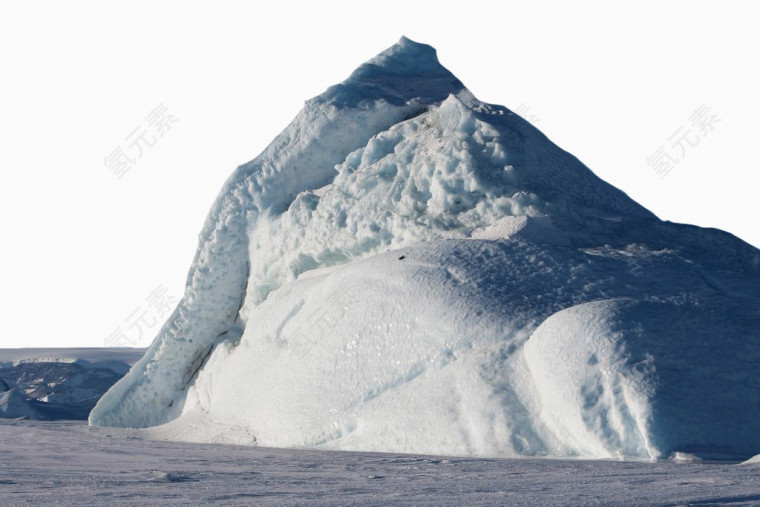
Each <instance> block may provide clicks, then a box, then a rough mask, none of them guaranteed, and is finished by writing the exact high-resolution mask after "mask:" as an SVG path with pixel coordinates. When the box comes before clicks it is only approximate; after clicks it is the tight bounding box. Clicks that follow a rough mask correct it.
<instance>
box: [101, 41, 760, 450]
mask: <svg viewBox="0 0 760 507" xmlns="http://www.w3.org/2000/svg"><path fill="white" fill-rule="evenodd" d="M758 259H760V256H758V252H757V250H755V249H754V248H752V247H750V246H749V245H746V244H744V243H743V242H741V241H740V240H738V239H736V238H734V237H733V236H730V235H728V234H726V233H722V232H720V231H714V230H703V229H698V228H695V227H690V226H680V225H675V224H670V223H666V222H661V221H659V220H658V219H657V218H656V217H654V216H653V215H652V214H651V213H649V212H648V211H647V210H645V209H644V208H642V207H641V206H639V205H638V204H636V203H635V202H633V201H632V200H631V199H629V198H628V197H627V196H626V195H625V194H623V193H622V192H620V191H619V190H617V189H615V188H613V187H611V186H610V185H608V184H607V183H605V182H603V181H601V180H599V179H598V178H596V177H595V176H594V175H593V173H591V172H590V171H589V170H588V169H587V168H586V167H585V166H584V165H583V164H581V163H580V162H579V161H578V160H577V159H575V158H574V157H573V156H571V155H569V154H568V153H566V152H564V151H563V150H561V149H560V148H558V147H557V146H556V145H554V144H553V143H551V141H549V140H548V139H547V138H546V137H545V136H544V135H543V134H541V133H540V132H539V131H538V130H536V129H535V128H534V127H532V126H531V125H530V124H528V123H527V122H525V121H524V120H523V119H521V118H520V117H518V116H516V115H514V114H513V113H512V112H510V111H509V110H508V109H506V108H504V107H501V106H493V105H490V104H485V103H482V102H479V101H478V100H477V99H475V98H474V96H473V95H472V94H471V93H470V92H469V91H468V90H467V89H466V88H464V86H463V85H462V84H461V82H459V80H457V79H456V78H455V77H454V76H453V75H452V74H451V73H449V72H448V71H447V70H446V69H444V68H443V67H442V66H441V65H440V64H439V63H438V60H437V58H436V56H435V51H434V50H433V49H432V48H430V47H429V46H425V45H422V44H417V43H414V42H412V41H409V40H408V39H404V38H402V39H401V41H399V43H398V44H396V45H395V46H393V47H391V48H390V49H388V50H386V51H385V52H383V53H381V54H380V55H378V56H377V57H375V58H374V59H372V60H370V61H369V62H367V63H366V64H364V65H362V66H361V67H359V69H357V70H356V71H355V72H354V73H353V74H352V75H351V76H350V77H349V78H348V79H347V80H346V81H344V82H343V83H341V84H340V85H337V86H334V87H332V88H330V89H328V90H327V91H326V92H325V93H324V94H322V95H320V96H319V97H316V98H314V99H312V100H310V101H308V102H307V103H306V105H305V107H304V109H303V110H302V111H301V113H299V115H298V116H297V117H296V118H295V120H294V121H293V123H291V125H290V126H288V128H286V129H285V131H283V133H282V134H280V135H279V136H278V137H277V139H275V140H274V142H273V143H272V144H271V145H270V146H269V147H268V148H267V149H266V150H265V151H264V152H263V153H262V154H261V155H260V156H259V157H257V158H256V159H254V160H253V161H251V162H250V163H248V164H245V165H243V166H241V167H239V168H238V170H237V171H236V172H235V173H234V174H233V175H232V176H231V177H230V179H229V180H228V182H227V183H226V184H225V188H224V189H223V190H222V193H221V194H220V196H219V198H218V200H217V202H216V203H215V205H214V207H213V209H212V210H211V213H210V214H209V218H208V220H207V222H206V225H205V227H204V230H203V232H202V234H201V238H200V246H199V249H198V253H197V254H196V258H195V261H194V263H193V266H192V267H191V270H190V274H189V276H188V285H187V290H186V294H185V296H184V298H183V299H182V301H181V302H180V303H179V306H178V308H177V310H176V311H175V312H174V314H173V315H172V317H171V318H170V319H169V320H168V321H167V323H166V324H165V325H164V327H163V329H162V330H161V332H160V333H159V335H158V336H157V338H156V340H155V341H154V343H153V345H152V346H151V348H150V349H149V351H148V352H147V353H146V355H145V357H144V358H143V359H142V360H141V361H140V362H139V363H137V364H136V365H135V367H133V369H132V370H131V371H130V373H129V374H128V375H127V376H126V377H125V378H124V379H123V380H122V381H120V382H119V383H118V384H117V385H116V386H114V388H112V389H111V391H109V393H107V394H106V396H104V397H103V398H102V399H101V401H100V403H99V404H98V406H97V407H96V408H95V409H94V410H93V412H92V414H91V417H90V420H91V423H93V424H97V425H106V426H109V425H110V426H132V427H147V426H156V425H161V424H164V426H163V427H161V428H159V429H157V430H155V431H156V434H157V435H160V436H163V437H165V438H181V439H194V440H202V441H203V440H223V441H238V442H244V443H252V442H256V443H259V444H262V445H268V446H323V447H329V448H335V449H354V450H379V451H399V452H427V453H449V454H477V455H556V456H566V455H580V456H593V457H607V456H620V455H624V456H637V457H646V458H650V457H660V456H668V455H669V454H670V453H671V452H674V451H680V452H692V453H702V454H705V455H732V456H734V455H736V456H745V455H746V456H749V455H751V454H757V452H759V451H760V432H758V431H757V430H758V429H759V428H758V427H757V421H758V420H760V418H758V415H760V404H758V401H757V395H756V393H757V392H760V391H759V390H758V388H760V380H758V379H757V378H756V375H754V368H753V365H754V364H757V360H758V359H760V357H758V356H760V335H759V334H758V331H757V330H758V324H760V312H759V310H758V308H759V307H758V304H757V303H758V291H757V287H758V282H760V279H759V277H758V266H759V265H760V261H759V260H758ZM705 408H708V409H709V410H705ZM166 423H168V424H166Z"/></svg>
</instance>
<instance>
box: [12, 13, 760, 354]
mask: <svg viewBox="0 0 760 507" xmlns="http://www.w3.org/2000/svg"><path fill="white" fill-rule="evenodd" d="M752 7H753V4H752V3H751V2H730V3H729V2H724V3H721V4H719V3H718V2H714V3H711V4H705V3H699V2H675V1H671V2H628V3H614V5H613V2H572V5H570V2H564V3H562V2H558V3H554V2H536V1H533V2H523V3H520V4H514V3H510V2H504V1H500V2H479V1H474V0H471V1H467V2H443V1H438V2H414V1H411V0H406V1H394V0H385V1H383V2H372V3H369V2H331V1H324V0H323V1H320V2H309V3H306V2H304V3H297V2H286V1H280V2H276V5H275V2H270V5H268V6H266V7H262V6H261V5H260V4H259V3H256V2H247V3H242V2H241V3H237V2H213V3H212V2H208V3H205V4H201V3H196V2H174V3H170V2H161V3H158V2H142V1H130V2H124V3H121V4H117V3H108V4H106V3H105V2H66V3H59V2H34V3H32V2H26V3H22V2H16V3H14V5H11V3H10V2H6V3H3V4H2V7H0V69H2V70H1V72H2V78H1V79H0V118H2V120H1V121H0V147H1V148H0V164H1V165H0V167H1V169H0V206H1V207H2V209H1V210H0V212H1V213H0V217H1V218H0V220H2V224H1V225H2V231H3V235H4V240H3V244H2V246H3V248H2V249H0V261H1V262H2V266H3V268H4V276H3V284H2V289H3V290H2V296H1V297H2V308H3V311H2V328H1V331H2V332H1V333H0V347H21V346H46V347H52V346H103V345H104V341H105V340H106V339H107V338H108V337H109V335H111V333H112V332H114V331H115V330H116V329H119V328H120V327H121V328H123V327H124V326H126V325H127V324H126V323H127V319H128V317H130V316H131V315H133V312H135V311H136V310H137V314H136V315H141V314H142V312H146V311H147V312H149V314H148V315H147V316H146V318H145V321H143V324H141V325H140V326H139V327H140V329H141V330H144V331H145V332H144V333H143V336H142V338H139V332H138V330H137V329H136V328H135V327H134V326H130V329H129V333H128V334H129V336H130V339H132V340H134V341H136V342H137V343H136V344H137V345H141V346H147V345H148V344H149V343H150V341H151V340H152V338H153V336H154V335H155V333H156V332H157V331H158V327H159V323H158V322H157V323H156V324H152V325H148V324H149V323H150V322H152V321H154V320H155V321H157V320H158V319H157V313H158V310H157V309H153V308H151V307H150V306H149V304H148V303H147V302H146V301H145V300H146V298H147V297H148V296H149V294H150V293H151V291H152V290H153V289H154V288H156V287H158V286H161V287H164V288H165V289H166V294H165V295H171V296H175V297H178V296H180V295H181V293H182V291H183V287H184V281H185V276H186V273H187V269H188V268H189V265H190V261H191V259H192V256H193V253H194V251H195V248H196V243H197V234H198V232H199V231H200V229H201V226H202V224H203V220H204V218H205V215H206V213H207V211H208V209H209V208H210V206H211V203H212V201H213V200H214V198H215V197H216V195H217V192H218V191H219V189H220V188H221V186H222V184H223V182H224V180H225V179H226V177H227V176H228V175H229V174H230V173H231V172H232V170H233V169H234V168H235V167H236V166H237V165H239V164H241V163H243V162H246V161H248V160H250V159H252V158H253V157H255V156H256V155H257V154H258V153H259V152H260V151H261V150H262V149H263V148H264V147H265V146H266V145H267V144H268V143H269V142H270V141H271V140H272V139H273V138H274V136H275V135H277V134H278V133H279V132H280V131H281V130H282V129H283V128H284V127H285V126H286V125H287V124H288V122H289V121H290V120H291V119H292V117H293V116H295V114H296V113H297V112H298V110H299V109H300V108H301V106H302V104H303V101H304V100H306V99H308V98H310V97H312V96H314V95H317V94H319V93H321V92H322V91H324V90H325V89H326V88H327V87H328V86H330V85H332V84H335V83H337V82H339V81H342V80H343V79H345V78H346V77H347V76H348V75H349V74H350V73H351V71H352V70H353V69H354V68H355V67H357V66H358V65H359V64H361V63H362V62H364V61H365V60H367V59H369V58H371V57H372V56H374V55H375V54H376V53H378V52H380V51H381V50H383V49H384V48H386V47H388V46H390V45H392V44H393V43H394V42H396V40H397V39H398V38H399V37H400V36H401V35H406V36H408V37H409V38H411V39H413V40H416V41H419V42H425V43H428V44H431V45H433V46H434V47H436V48H437V49H438V55H439V58H440V60H441V62H442V63H443V64H444V65H445V66H446V67H448V68H449V69H450V70H451V71H452V72H453V73H454V74H456V75H457V76H458V77H459V78H460V79H461V80H462V81H463V82H464V83H465V85H467V86H468V88H470V90H472V92H473V93H474V94H475V95H476V96H477V97H478V98H480V99H482V100H485V101H488V102H492V103H497V104H503V105H505V106H507V107H510V108H512V109H513V110H518V112H522V113H523V116H526V117H527V118H528V119H532V120H534V123H535V124H536V126H537V127H538V128H540V129H541V130H542V131H544V133H546V134H547V135H548V136H549V137H550V138H551V139H552V140H553V141H555V142H556V143H557V144H559V145H560V146H561V147H563V148H565V149H566V150H568V151H570V152H571V153H573V154H574V155H576V156H577V157H578V158H580V159H581V160H582V161H583V162H584V163H586V165H588V166H589V167H590V168H591V169H592V170H593V171H594V172H596V174H598V175H599V176H600V177H602V178H603V179H605V180H607V181H609V182H610V183H612V184H614V185H616V186H617V187H619V188H621V189H622V190H624V191H625V192H627V193H628V194H629V195H630V196H631V197H633V198H634V199H636V200H637V201H638V202H640V203H641V204H643V205H644V206H646V207H647V208H649V209H650V210H652V211H653V212H655V213H656V214H657V215H658V216H659V217H660V218H663V219H668V220H672V221H677V222H686V223H692V224H697V225H701V226H707V227H718V228H721V229H724V230H727V231H729V232H732V233H734V234H736V235H738V236H740V237H741V238H743V239H745V240H746V241H748V242H750V243H752V244H754V245H756V246H758V245H760V230H758V227H757V226H756V224H755V217H757V216H758V201H757V198H756V189H755V185H754V184H755V182H756V181H757V178H756V174H757V171H758V162H757V159H756V157H755V156H754V151H755V149H756V144H755V143H756V142H757V139H758V133H759V131H760V128H758V121H757V119H758V117H760V98H758V93H757V90H760V72H759V71H758V62H757V49H758V48H760V35H759V32H758V30H757V28H756V21H757V15H756V10H755V9H753V8H752ZM703 103H704V104H706V105H708V106H709V107H710V108H711V113H712V114H715V115H717V117H718V118H719V119H720V121H719V122H718V123H716V124H715V125H714V130H712V131H710V132H708V133H707V134H706V135H703V136H702V137H701V138H700V141H699V143H698V144H697V145H696V146H687V149H686V150H685V151H683V152H681V151H680V150H679V149H677V148H674V147H672V146H671V144H670V143H671V141H669V138H670V137H671V135H673V134H674V133H675V132H676V131H677V130H678V129H679V127H683V129H682V130H681V131H680V132H681V133H684V132H685V131H686V130H689V129H691V130H692V138H691V139H692V142H694V137H693V135H694V134H695V133H696V132H697V130H696V129H695V127H693V126H692V125H691V123H690V120H689V117H690V116H691V114H692V113H693V112H694V110H696V109H697V108H698V107H699V106H700V105H701V104H703ZM159 104H164V105H166V106H167V108H168V112H169V113H170V114H173V115H174V116H175V117H176V119H177V121H176V123H174V124H173V125H172V130H171V131H169V132H166V133H165V135H164V136H163V137H160V138H158V139H157V141H156V142H155V145H154V146H153V147H151V148H147V149H146V150H145V152H144V154H143V157H142V158H141V159H140V160H139V161H137V163H136V164H135V165H134V166H133V167H132V168H131V169H130V170H129V172H127V173H126V174H125V175H124V176H123V177H122V178H121V179H117V178H116V176H114V175H113V174H112V173H111V172H110V171H109V169H108V168H107V167H105V165H104V160H103V159H104V157H105V156H107V155H108V154H110V153H111V152H112V151H113V150H114V149H115V148H117V147H118V146H120V145H123V144H124V143H125V138H126V137H127V136H129V135H130V134H131V133H132V132H133V131H134V130H135V129H136V128H138V127H141V126H142V125H145V117H146V115H148V113H150V111H151V110H153V109H154V108H155V107H156V106H157V105H159ZM536 120H537V121H536ZM660 146H664V147H665V148H667V149H668V151H669V152H670V153H672V154H673V155H674V156H676V158H678V159H680V162H679V164H678V165H677V166H676V167H675V169H674V170H673V171H672V172H671V173H670V174H668V175H667V177H665V178H664V179H661V178H660V177H659V176H658V175H657V174H655V172H654V170H653V169H652V168H650V167H649V166H648V165H647V157H649V156H651V155H652V154H654V153H655V151H656V150H657V149H658V148H659V147H660ZM150 312H152V313H150ZM133 318H134V317H133ZM136 333H137V334H136Z"/></svg>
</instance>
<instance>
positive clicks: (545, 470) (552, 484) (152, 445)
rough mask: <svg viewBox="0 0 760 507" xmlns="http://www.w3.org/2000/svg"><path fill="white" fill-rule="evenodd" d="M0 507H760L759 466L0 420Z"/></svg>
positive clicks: (61, 422)
mask: <svg viewBox="0 0 760 507" xmlns="http://www.w3.org/2000/svg"><path fill="white" fill-rule="evenodd" d="M0 434H1V435H2V438H0V455H1V456H2V458H1V459H0V499H1V501H0V503H2V504H3V505H19V504H28V503H39V502H45V503H51V502H55V503H62V504H92V503H97V504H102V505H105V504H108V505H113V504H155V503H157V502H161V503H162V504H168V503H177V504H195V505H205V504H209V503H222V504H225V505H230V504H251V503H256V504H277V505H293V504H307V505H320V504H352V505H355V504H375V505H387V504H415V505H421V504H430V505H445V504H450V505H462V504H468V505H473V504H502V505H520V504H531V505H580V504H600V503H601V504H616V505H626V504H627V505H633V504H635V505H652V504H657V505H708V504H716V503H720V504H740V505H752V504H760V463H756V464H746V465H741V464H738V463H730V462H721V463H718V462H713V463H707V462H674V461H659V462H656V463H648V462H640V461H639V462H636V461H581V460H575V461H571V460H548V459H507V460H501V459H479V458H442V457H430V456H415V455H397V454H378V453H356V452H334V451H315V450H295V449H268V448H263V447H242V446H227V445H213V444H190V443H181V442H156V441H150V440H147V439H145V438H142V436H141V434H140V433H139V432H138V431H136V430H125V429H114V428H97V427H87V426H86V425H85V424H84V423H83V422H65V421H55V422H40V421H3V422H0Z"/></svg>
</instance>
